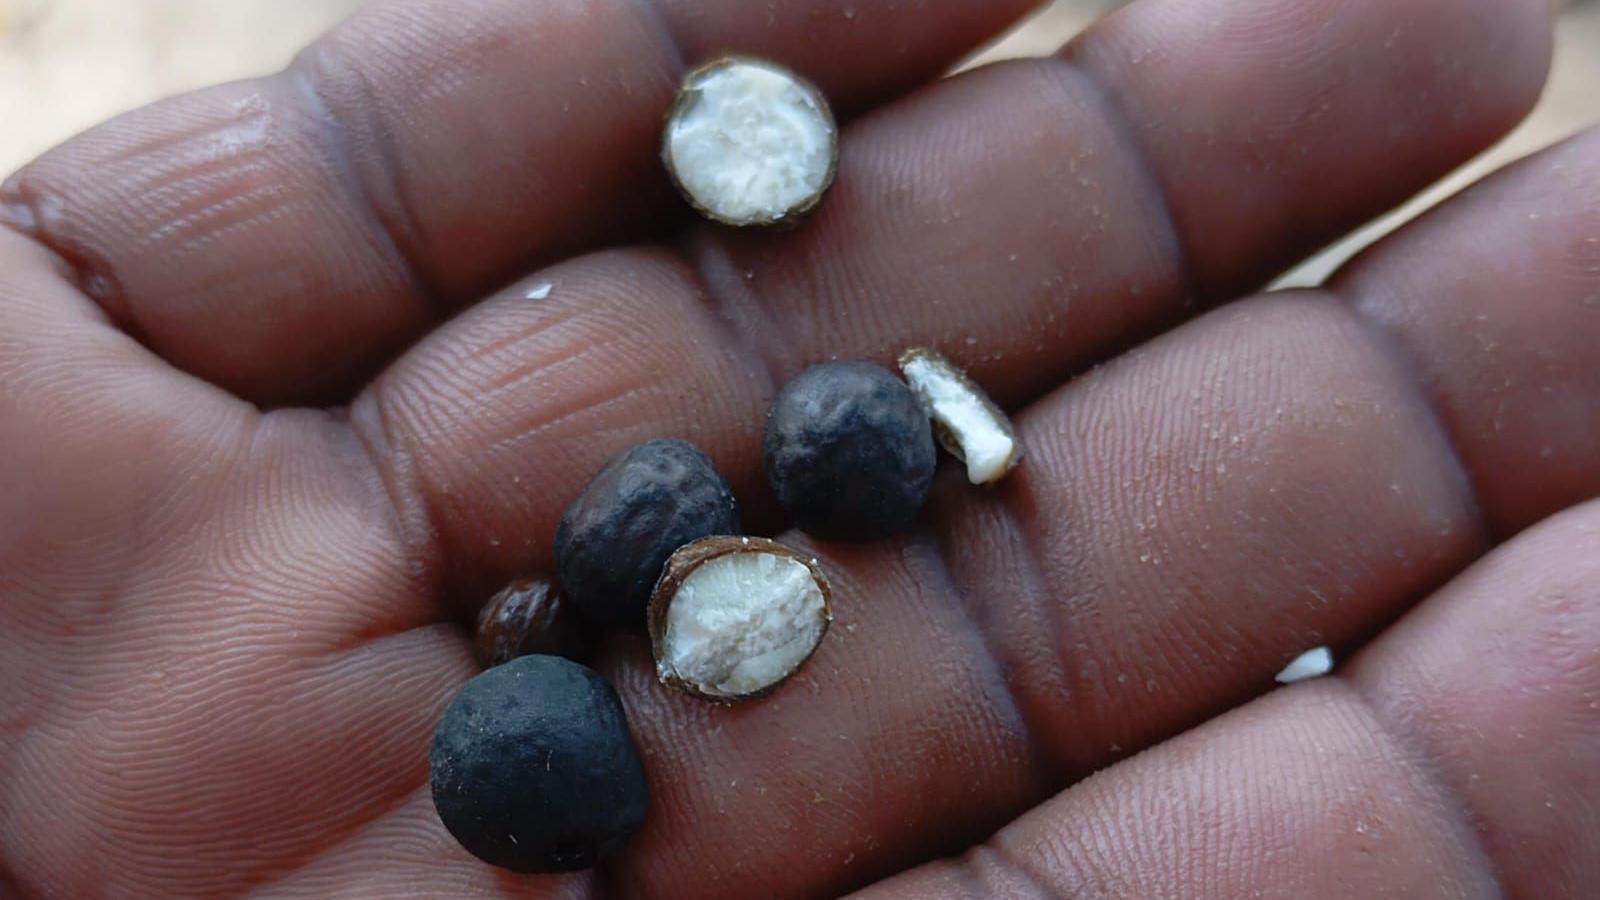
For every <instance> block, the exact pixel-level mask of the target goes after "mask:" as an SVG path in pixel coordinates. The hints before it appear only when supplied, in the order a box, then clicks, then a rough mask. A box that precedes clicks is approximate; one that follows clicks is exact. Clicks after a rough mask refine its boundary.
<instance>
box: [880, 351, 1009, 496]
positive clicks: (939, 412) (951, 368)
mask: <svg viewBox="0 0 1600 900" xmlns="http://www.w3.org/2000/svg"><path fill="white" fill-rule="evenodd" d="M900 371H901V372H902V373H904V374H905V376H906V382H907V383H909V384H910V385H911V390H912V391H913V392H915V393H916V395H917V400H918V402H920V403H921V404H922V408H923V409H924V410H926V411H927V413H928V416H929V417H930V418H931V419H932V420H933V432H934V434H935V436H937V437H938V438H939V443H941V444H943V445H944V448H945V449H946V450H948V451H950V455H951V456H954V457H955V458H956V459H959V460H961V461H962V462H964V463H966V464H967V480H968V481H971V482H972V483H973V484H990V483H992V482H996V481H999V480H1000V479H1002V478H1004V477H1005V476H1006V475H1007V474H1008V473H1009V472H1010V471H1011V470H1012V469H1015V468H1016V467H1017V463H1019V462H1021V461H1022V456H1023V447H1022V442H1021V441H1019V440H1017V432H1016V429H1015V428H1013V427H1012V425H1011V420H1010V419H1008V418H1006V414H1005V413H1004V412H1001V410H1000V407H998V406H996V405H995V402H994V401H993V400H991V399H989V395H988V394H986V393H984V391H983V388H981V387H979V386H978V385H977V384H976V383H975V382H973V380H972V379H971V378H968V377H967V373H966V372H963V371H962V370H961V369H960V368H959V367H957V366H956V364H955V363H953V362H951V361H950V360H948V359H946V358H944V357H943V356H941V355H939V354H938V353H936V352H934V351H933V350H929V349H927V348H924V347H916V348H913V349H910V350H907V351H906V352H905V353H902V354H901V355H900Z"/></svg>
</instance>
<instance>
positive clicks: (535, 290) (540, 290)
mask: <svg viewBox="0 0 1600 900" xmlns="http://www.w3.org/2000/svg"><path fill="white" fill-rule="evenodd" d="M555 289H556V286H555V285H553V284H551V283H550V282H548V281H541V282H539V283H538V284H536V285H534V286H533V287H531V288H528V293H527V294H525V295H524V296H526V297H527V298H528V299H529V300H543V299H545V298H547V297H549V296H550V292H551V291H553V290H555Z"/></svg>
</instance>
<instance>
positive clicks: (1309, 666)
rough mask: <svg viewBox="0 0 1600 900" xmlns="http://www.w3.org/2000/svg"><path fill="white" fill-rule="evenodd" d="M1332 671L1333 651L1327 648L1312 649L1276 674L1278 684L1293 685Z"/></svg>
mask: <svg viewBox="0 0 1600 900" xmlns="http://www.w3.org/2000/svg"><path fill="white" fill-rule="evenodd" d="M1332 671H1333V651H1332V650H1329V649H1328V648H1327V647H1313V648H1311V649H1310V650H1307V651H1306V652H1304V653H1302V654H1300V655H1299V656H1297V657H1295V658H1294V659H1293V660H1291V661H1290V663H1289V664H1288V665H1287V666H1284V667H1283V671H1282V672H1279V673H1278V676H1277V681H1278V683H1279V684H1294V683H1295V682H1297V681H1306V680H1308V679H1311V678H1321V677H1322V676H1324V675H1326V674H1328V673H1329V672H1332Z"/></svg>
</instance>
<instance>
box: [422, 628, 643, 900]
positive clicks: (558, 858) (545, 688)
mask: <svg viewBox="0 0 1600 900" xmlns="http://www.w3.org/2000/svg"><path fill="white" fill-rule="evenodd" d="M428 761H429V764H430V766H431V768H432V774H433V805H434V807H435V808H436V809H437V810H438V811H439V818H440V820H442V821H443V822H444V825H445V827H446V828H448V829H449V830H450V833H451V834H452V835H454V836H455V839H456V840H457V841H460V842H461V846H463V847H465V848H466V849H467V851H468V852H470V853H471V854H472V855H474V856H476V857H478V858H479V859H481V860H483V861H484V862H487V863H490V864H491V865H496V866H500V867H502V868H506V869H511V870H513V871H517V872H570V871H575V870H578V869H586V868H589V867H590V866H593V865H594V864H595V863H597V862H599V861H600V860H602V859H605V858H606V857H607V856H609V855H610V854H612V853H614V852H615V851H616V850H617V849H618V848H619V847H621V846H622V845H623V844H624V843H626V842H627V840H628V838H630V837H632V836H633V834H634V832H636V831H638V830H639V827H640V826H641V825H643V824H644V819H645V813H646V812H647V811H648V809H649V806H650V788H649V785H648V784H647V783H646V782H645V775H644V766H643V765H642V764H641V763H640V762H639V754H638V751H637V750H636V749H635V747H634V743H633V737H632V736H631V735H630V734H629V733H628V723H627V721H626V720H625V719H624V718H623V712H622V703H621V702H620V701H619V700H618V699H617V694H616V692H615V691H613V690H612V689H611V686H610V685H608V684H606V683H605V681H604V680H603V679H602V678H601V677H600V676H599V675H598V674H597V673H595V672H593V671H591V670H589V669H587V668H584V667H583V666H580V665H578V664H577V663H575V662H571V661H569V660H565V659H562V658H560V657H555V656H524V657H520V658H518V659H515V660H512V661H511V662H509V663H506V664H505V665H503V666H498V667H496V668H493V669H490V670H488V671H487V672H484V673H483V674H481V675H479V676H478V677H476V678H474V679H472V680H471V681H469V682H467V685H466V687H464V688H462V690H461V693H460V694H459V695H457V696H456V699H455V700H454V701H453V702H452V703H451V704H450V708H449V709H447V710H445V714H444V718H443V719H442V720H440V722H439V728H438V730H437V731H436V732H434V736H433V750H432V752H431V753H430V754H429V758H428Z"/></svg>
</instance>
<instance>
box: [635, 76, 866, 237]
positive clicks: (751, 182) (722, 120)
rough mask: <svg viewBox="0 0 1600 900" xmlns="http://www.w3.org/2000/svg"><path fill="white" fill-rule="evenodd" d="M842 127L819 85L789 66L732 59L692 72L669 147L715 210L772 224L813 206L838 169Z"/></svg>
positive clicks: (703, 202) (685, 178)
mask: <svg viewBox="0 0 1600 900" xmlns="http://www.w3.org/2000/svg"><path fill="white" fill-rule="evenodd" d="M837 141H838V129H837V127H836V126H835V125H834V121H833V115H832V113H830V112H829V111H828V108H827V104H826V102H825V101H823V99H822V97H821V95H820V94H818V93H817V92H816V90H815V89H814V88H812V87H810V86H809V85H807V84H805V83H804V82H802V81H800V80H799V79H798V78H796V77H795V76H794V75H793V74H791V73H789V72H787V71H784V70H783V69H781V68H779V67H777V66H774V65H770V64H767V63H762V62H758V61H756V60H730V61H727V62H725V63H721V64H718V65H713V66H711V67H708V68H707V69H704V70H702V71H700V72H698V73H695V74H694V75H691V76H690V78H689V80H688V82H687V83H685V85H684V99H683V102H681V103H680V104H679V105H678V106H677V107H675V110H674V113H673V115H672V118H671V120H670V121H668V123H667V133H666V138H665V148H664V153H665V157H666V162H667V165H668V166H669V167H670V168H671V169H672V172H673V174H674V176H675V177H676V178H677V180H678V183H679V185H681V186H682V188H683V190H684V192H685V193H687V194H688V195H689V197H690V198H691V199H692V200H693V201H694V202H695V204H696V205H698V206H699V207H700V208H701V209H702V210H704V211H706V212H707V213H709V214H710V215H712V216H713V217H714V218H718V219H721V220H723V221H725V222H730V223H733V224H738V225H759V224H771V223H774V222H779V221H782V220H783V219H784V218H785V217H787V216H789V215H790V214H792V213H795V212H797V211H799V210H803V209H806V208H808V207H809V206H810V205H811V204H812V203H813V202H815V200H816V199H817V197H818V196H819V195H820V194H821V193H822V191H824V190H826V189H827V187H828V184H829V182H830V181H831V179H832V177H833V163H834V157H835V151H836V146H837Z"/></svg>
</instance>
